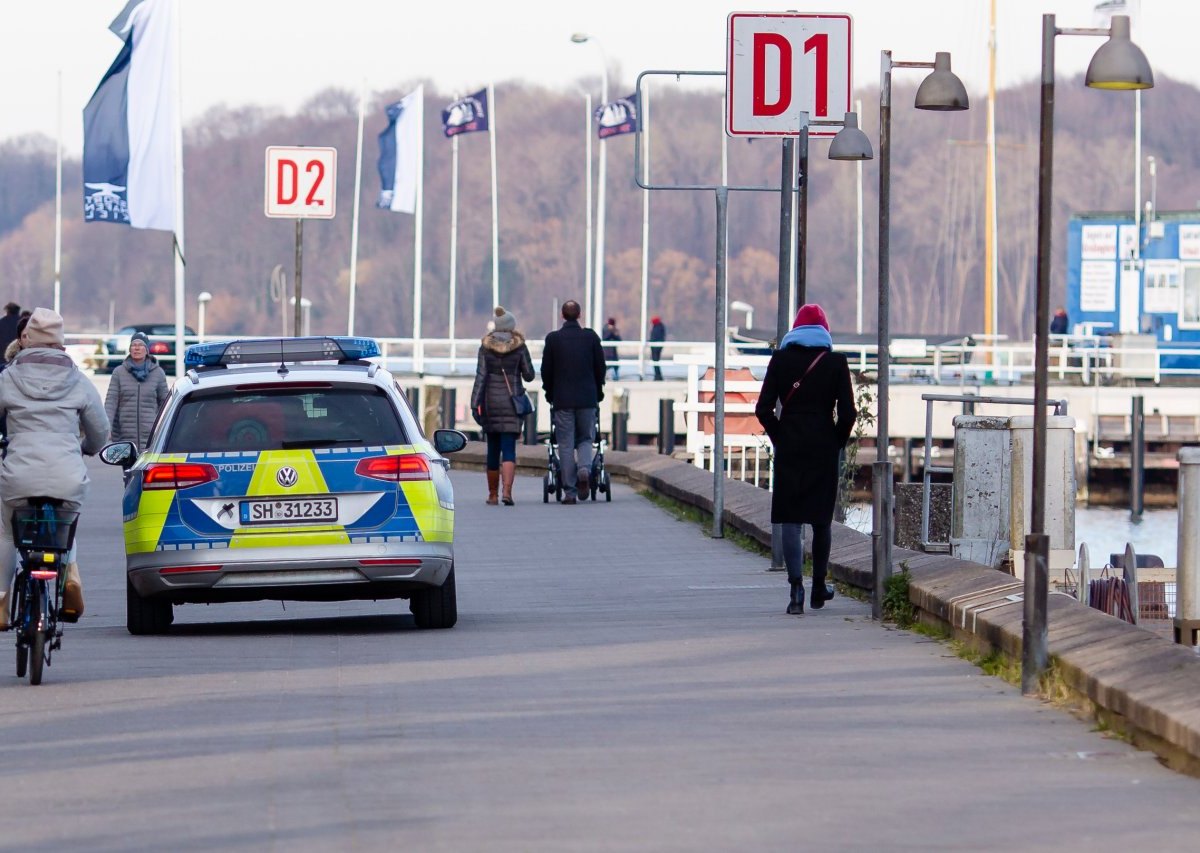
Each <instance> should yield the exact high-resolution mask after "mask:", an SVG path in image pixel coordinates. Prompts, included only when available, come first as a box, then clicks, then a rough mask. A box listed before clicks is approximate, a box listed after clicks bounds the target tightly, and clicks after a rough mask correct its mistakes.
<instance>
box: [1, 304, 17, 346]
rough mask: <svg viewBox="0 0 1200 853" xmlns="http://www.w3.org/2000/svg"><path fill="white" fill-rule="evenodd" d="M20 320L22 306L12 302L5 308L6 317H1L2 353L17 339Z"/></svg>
mask: <svg viewBox="0 0 1200 853" xmlns="http://www.w3.org/2000/svg"><path fill="white" fill-rule="evenodd" d="M20 320H21V306H20V305H18V304H17V303H15V302H10V303H8V304H7V305H5V306H4V316H3V317H0V353H2V352H4V351H5V350H6V349H8V345H9V344H11V343H12V342H13V341H15V340H16V339H17V323H18V322H20Z"/></svg>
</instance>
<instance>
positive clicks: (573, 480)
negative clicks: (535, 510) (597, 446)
mask: <svg viewBox="0 0 1200 853" xmlns="http://www.w3.org/2000/svg"><path fill="white" fill-rule="evenodd" d="M562 317H563V324H562V327H561V328H560V329H558V330H557V331H554V332H551V333H550V334H548V335H546V343H545V346H544V347H543V349H542V393H544V394H545V395H546V402H547V403H549V404H550V405H551V406H553V407H554V432H555V435H556V436H557V437H558V447H559V452H560V453H561V454H562V479H563V491H565V492H566V496H565V497H564V498H563V503H564V504H568V505H569V504H573V503H575V502H576V499H578V500H587V497H588V490H589V482H588V481H589V479H590V474H591V469H592V442H593V441H595V439H596V416H597V410H598V409H599V406H600V401H601V400H603V399H604V374H605V366H604V350H603V348H602V347H601V346H600V336H599V335H597V334H596V333H595V332H594V331H592V330H591V329H585V328H583V327H582V326H580V325H579V303H578V302H575V301H574V300H570V301H568V302H565V303H563V307H562Z"/></svg>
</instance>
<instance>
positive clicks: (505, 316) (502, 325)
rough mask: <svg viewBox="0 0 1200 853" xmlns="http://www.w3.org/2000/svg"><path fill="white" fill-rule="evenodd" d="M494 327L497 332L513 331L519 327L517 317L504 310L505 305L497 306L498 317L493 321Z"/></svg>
mask: <svg viewBox="0 0 1200 853" xmlns="http://www.w3.org/2000/svg"><path fill="white" fill-rule="evenodd" d="M492 328H494V329H495V330H496V331H497V332H511V331H514V330H515V329H516V328H517V318H516V317H514V316H513V315H512V314H509V313H508V312H507V311H505V310H504V306H503V305H497V306H496V319H495V320H494V321H493V322H492Z"/></svg>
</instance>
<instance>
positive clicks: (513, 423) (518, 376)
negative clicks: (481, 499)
mask: <svg viewBox="0 0 1200 853" xmlns="http://www.w3.org/2000/svg"><path fill="white" fill-rule="evenodd" d="M492 326H493V328H492V331H490V332H488V333H487V334H486V335H484V336H483V340H482V341H481V343H480V347H479V361H478V362H477V363H476V366H475V387H474V388H472V389H471V409H472V410H473V411H474V413H475V416H476V417H475V419H476V420H477V421H479V424H480V426H482V427H483V432H484V434H485V435H486V436H487V482H488V497H487V503H488V504H490V505H493V506H494V505H495V504H496V489H497V487H498V486H499V485H500V480H501V477H503V480H504V492H503V498H502V499H503V501H504V505H505V506H512V505H513V498H512V487H513V479H514V478H515V477H516V473H517V435H518V434H520V432H521V421H522V420H523V418H522V417H521V416H518V415H517V410H516V407H515V406H514V405H513V400H512V398H513V395H514V394H524V393H525V384H524V383H525V382H532V381H533V377H534V376H535V374H534V372H533V360H532V359H531V358H530V357H529V348H528V347H527V346H525V336H524V335H522V334H521V333H520V332H518V331H517V319H516V318H515V317H513V315H512V314H510V313H508V312H507V311H505V310H504V308H502V307H501V306H496V317H495V319H494V321H493V323H492ZM502 460H503V461H502Z"/></svg>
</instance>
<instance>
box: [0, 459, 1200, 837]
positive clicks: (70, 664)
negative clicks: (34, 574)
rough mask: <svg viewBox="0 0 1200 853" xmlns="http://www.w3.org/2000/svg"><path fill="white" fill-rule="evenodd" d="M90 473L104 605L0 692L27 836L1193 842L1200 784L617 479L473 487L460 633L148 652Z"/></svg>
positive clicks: (97, 590)
mask: <svg viewBox="0 0 1200 853" xmlns="http://www.w3.org/2000/svg"><path fill="white" fill-rule="evenodd" d="M93 476H94V478H95V480H96V482H95V485H94V488H93V494H92V496H91V498H90V499H89V502H88V505H87V506H86V508H85V516H84V521H83V531H82V536H83V537H84V541H85V544H86V551H85V554H86V562H85V572H86V573H87V574H86V578H87V585H88V590H89V599H88V613H87V615H86V616H85V617H84V619H83V621H82V622H81V624H80V625H78V626H75V627H74V628H73V629H72V630H70V631H69V632H68V635H67V637H66V643H65V646H64V649H63V651H62V654H61V657H60V658H56V660H55V662H54V665H53V666H52V667H51V668H50V669H49V670H47V676H46V684H45V685H43V686H42V687H40V688H30V687H29V686H28V685H27V684H25V683H21V682H17V681H16V679H15V678H14V677H13V675H12V673H11V671H10V670H5V674H3V675H0V742H2V743H3V748H2V749H0V755H2V756H3V758H2V759H0V760H2V761H3V764H4V770H5V776H6V778H7V779H9V780H10V784H9V785H7V786H6V791H5V795H4V796H3V798H0V803H2V805H0V816H3V817H4V821H3V834H2V835H0V848H2V849H14V848H17V847H23V848H28V847H30V846H35V845H45V844H47V843H54V842H58V843H65V844H68V845H72V846H74V847H76V848H77V849H87V850H101V851H109V850H112V851H115V850H162V849H176V850H185V849H197V850H199V849H221V850H243V849H244V850H273V849H279V850H282V849H287V850H318V849H323V850H327V849H346V850H393V849H407V850H422V851H424V850H453V851H460V850H489V851H491V850H500V851H529V850H547V851H563V850H629V851H634V850H637V851H642V850H680V851H684V850H686V851H695V850H737V851H751V850H753V851H758V850H780V851H794V850H880V849H884V850H963V849H972V850H1055V851H1061V850H1072V849H1088V850H1112V851H1128V850H1132V849H1153V850H1163V851H1165V850H1192V849H1194V848H1195V845H1196V837H1197V833H1198V832H1200V810H1198V809H1197V808H1196V804H1197V801H1198V800H1200V781H1197V780H1195V779H1191V778H1188V777H1183V776H1180V775H1177V774H1175V773H1172V772H1170V771H1168V770H1166V769H1164V768H1163V767H1161V766H1160V765H1159V764H1158V763H1157V761H1156V760H1155V759H1154V758H1153V757H1152V756H1151V755H1150V754H1148V753H1143V752H1138V751H1136V750H1134V749H1132V748H1131V747H1129V746H1127V745H1125V744H1124V743H1122V742H1120V741H1117V740H1112V739H1107V738H1105V737H1104V736H1103V735H1101V734H1098V733H1096V732H1093V731H1090V730H1089V727H1088V726H1086V725H1084V724H1082V723H1080V722H1077V721H1076V720H1074V719H1073V718H1071V717H1070V716H1068V715H1067V714H1066V713H1064V712H1062V711H1059V710H1057V709H1054V708H1052V707H1049V706H1047V705H1045V704H1042V703H1039V702H1037V701H1034V700H1029V699H1024V698H1022V697H1021V696H1020V695H1019V692H1018V691H1017V690H1016V689H1014V688H1012V687H1010V686H1008V685H1006V684H1005V683H1003V682H1001V681H999V680H997V679H995V678H991V677H987V676H984V675H982V674H981V673H980V672H979V670H977V669H976V668H975V667H973V666H971V665H970V664H967V663H965V662H963V661H961V660H959V659H958V658H956V657H955V656H954V655H953V654H952V653H951V652H950V651H949V650H948V649H947V648H946V647H945V646H944V645H942V644H939V643H936V642H933V641H931V640H928V639H926V638H924V637H921V636H919V635H916V634H912V633H908V632H903V631H897V630H892V629H889V628H887V627H882V626H880V625H878V624H875V623H873V622H871V621H870V619H869V613H868V606H867V605H866V604H863V603H860V602H857V601H853V600H850V599H847V598H844V597H839V598H837V599H835V600H834V601H833V602H831V603H830V604H829V605H827V606H826V608H825V609H824V610H823V611H821V612H819V613H815V614H809V615H805V616H804V617H802V618H796V617H788V616H785V615H784V614H783V609H784V606H785V603H786V597H787V596H786V591H785V580H784V578H783V577H782V576H781V575H780V574H778V573H769V572H767V571H765V569H766V561H765V560H763V559H762V558H760V557H757V556H755V555H752V554H749V553H747V552H745V551H742V550H740V549H738V548H737V547H736V546H734V545H732V544H730V543H729V542H725V541H714V540H711V539H709V538H707V536H706V535H705V532H704V528H702V527H701V526H699V525H695V524H691V523H687V522H679V521H675V520H674V519H672V518H671V517H669V516H668V515H667V514H666V513H664V512H663V511H661V510H659V509H658V508H657V507H655V506H654V505H653V504H651V503H650V502H648V501H646V500H644V499H643V498H641V497H638V496H637V495H636V494H634V493H633V492H632V491H631V490H630V489H629V488H627V487H625V486H623V485H620V484H618V485H616V486H615V494H614V500H613V502H612V503H610V504H605V503H600V504H596V505H592V504H582V505H579V506H575V507H563V506H559V505H556V504H551V505H549V506H546V505H543V504H542V503H541V499H540V494H539V488H540V482H539V481H536V480H534V479H532V478H519V479H518V486H517V495H516V496H517V500H518V504H517V506H516V507H514V508H505V507H495V508H493V507H486V506H484V505H483V500H482V499H483V493H484V481H483V475H482V474H478V473H470V472H461V471H458V472H455V474H454V479H455V484H456V489H457V500H458V510H459V515H458V524H459V531H458V556H457V560H458V563H457V574H458V586H459V596H460V599H459V604H460V612H461V619H460V622H459V624H458V627H456V628H455V629H453V630H451V631H443V632H418V631H416V630H415V629H413V627H412V623H411V619H410V618H409V617H408V615H407V610H406V609H405V608H404V607H403V606H402V605H399V604H397V603H395V602H390V603H389V602H384V603H378V604H376V603H361V604H360V603H351V604H295V605H293V604H289V605H288V607H287V610H286V612H284V611H282V610H281V608H280V606H279V604H278V603H266V602H264V603H256V604H244V605H229V606H222V607H209V608H205V607H185V608H180V609H179V610H178V621H177V628H176V629H175V630H173V632H172V634H171V635H169V636H166V637H160V638H155V637H146V638H137V637H131V636H129V635H128V634H127V633H126V632H125V629H124V612H123V609H124V601H123V579H122V575H121V571H120V567H119V554H120V537H119V534H118V532H117V526H116V525H117V517H116V515H117V512H118V509H117V506H118V504H117V502H116V497H115V496H116V493H117V490H118V483H119V479H120V478H119V475H117V473H116V472H115V471H113V470H112V469H104V470H100V468H99V466H97V470H95V471H94V474H93ZM395 614H402V615H395ZM5 639H6V640H7V637H5ZM9 659H11V655H8V656H6V657H5V660H9ZM34 816H37V817H34Z"/></svg>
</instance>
